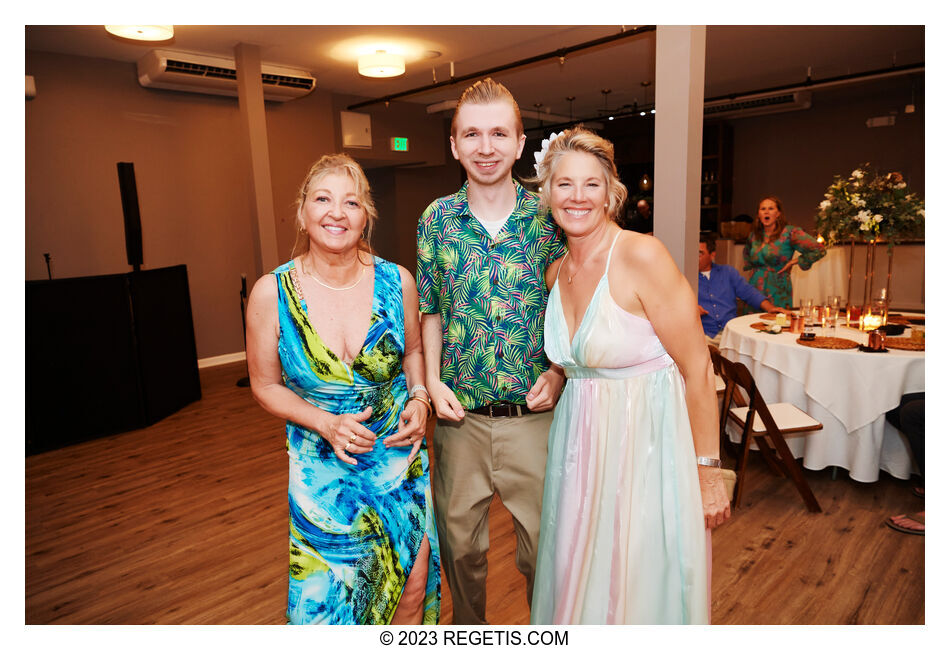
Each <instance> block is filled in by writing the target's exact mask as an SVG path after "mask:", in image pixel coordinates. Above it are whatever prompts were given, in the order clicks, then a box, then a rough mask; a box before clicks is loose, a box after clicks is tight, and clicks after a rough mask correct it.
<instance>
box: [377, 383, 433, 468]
mask: <svg viewBox="0 0 950 650" xmlns="http://www.w3.org/2000/svg"><path fill="white" fill-rule="evenodd" d="M428 415H429V409H427V408H426V405H425V404H423V403H422V402H420V401H419V400H417V399H411V400H409V401H408V402H407V403H406V408H404V409H403V410H402V413H400V414H399V428H398V430H397V431H396V433H395V434H393V435H391V436H389V437H388V438H386V440H385V442H383V444H384V445H386V447H408V446H409V445H412V453H411V454H409V462H410V463H411V462H412V459H413V458H415V457H416V453H417V452H418V451H419V447H421V446H422V441H423V440H424V439H425V437H426V420H427V418H428Z"/></svg>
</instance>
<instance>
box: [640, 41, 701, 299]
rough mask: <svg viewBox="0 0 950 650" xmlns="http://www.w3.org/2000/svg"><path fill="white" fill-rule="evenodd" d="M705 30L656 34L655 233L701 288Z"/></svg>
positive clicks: (690, 281)
mask: <svg viewBox="0 0 950 650" xmlns="http://www.w3.org/2000/svg"><path fill="white" fill-rule="evenodd" d="M705 77H706V27H705V26H688V25H687V26H663V25H660V26H658V27H657V29H656V132H655V136H654V137H655V152H656V153H655V158H654V165H655V172H654V174H655V178H654V181H653V187H654V188H655V189H654V199H653V200H654V205H653V215H654V217H653V225H654V230H653V232H654V234H655V235H656V236H657V237H659V239H660V240H661V241H662V242H663V244H664V245H665V246H666V248H667V249H668V250H669V251H670V254H671V255H672V256H673V259H674V260H675V261H676V265H677V266H678V267H679V268H680V270H681V271H682V272H683V275H685V276H686V279H687V280H689V283H690V286H692V287H693V292H694V293H695V292H696V289H697V285H698V274H699V262H698V260H697V253H696V251H697V248H698V247H699V204H700V177H701V175H702V157H703V93H704V84H705Z"/></svg>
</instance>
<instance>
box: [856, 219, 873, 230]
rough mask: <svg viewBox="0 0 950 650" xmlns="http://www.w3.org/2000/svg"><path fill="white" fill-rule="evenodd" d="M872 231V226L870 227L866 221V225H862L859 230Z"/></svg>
mask: <svg viewBox="0 0 950 650" xmlns="http://www.w3.org/2000/svg"><path fill="white" fill-rule="evenodd" d="M870 229H871V226H869V225H868V222H867V221H865V222H864V223H862V224H861V227H860V228H858V230H870Z"/></svg>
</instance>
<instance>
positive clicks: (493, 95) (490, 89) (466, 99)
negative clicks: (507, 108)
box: [452, 77, 524, 136]
mask: <svg viewBox="0 0 950 650" xmlns="http://www.w3.org/2000/svg"><path fill="white" fill-rule="evenodd" d="M495 102H508V103H509V104H511V108H512V109H513V110H514V111H515V125H516V126H517V127H518V135H519V136H520V135H521V134H523V133H524V126H523V125H522V123H521V109H519V108H518V102H516V101H515V98H514V96H513V95H512V94H511V92H510V91H509V90H508V89H507V88H505V86H504V85H503V84H500V83H498V82H497V81H495V80H494V79H492V78H491V77H485V78H484V79H482V80H481V81H476V82H475V83H474V84H472V85H471V86H469V87H468V88H466V89H465V92H463V93H462V96H461V97H459V101H458V103H457V104H456V105H455V114H454V115H453V116H452V135H453V136H454V135H455V128H456V126H457V123H458V116H459V109H460V108H462V107H463V106H465V105H466V104H493V103H495Z"/></svg>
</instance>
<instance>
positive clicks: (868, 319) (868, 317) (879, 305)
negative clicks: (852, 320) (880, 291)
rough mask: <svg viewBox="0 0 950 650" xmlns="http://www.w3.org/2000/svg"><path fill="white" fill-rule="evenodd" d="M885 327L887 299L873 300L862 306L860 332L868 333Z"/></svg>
mask: <svg viewBox="0 0 950 650" xmlns="http://www.w3.org/2000/svg"><path fill="white" fill-rule="evenodd" d="M885 325H887V299H886V298H875V299H874V300H872V301H871V302H870V304H867V305H865V306H864V313H863V315H862V317H861V330H863V331H865V332H870V331H871V330H876V329H877V328H879V327H884V326H885Z"/></svg>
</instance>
